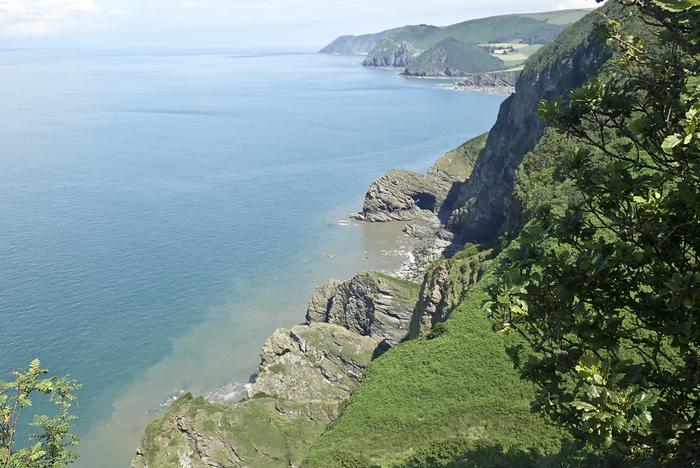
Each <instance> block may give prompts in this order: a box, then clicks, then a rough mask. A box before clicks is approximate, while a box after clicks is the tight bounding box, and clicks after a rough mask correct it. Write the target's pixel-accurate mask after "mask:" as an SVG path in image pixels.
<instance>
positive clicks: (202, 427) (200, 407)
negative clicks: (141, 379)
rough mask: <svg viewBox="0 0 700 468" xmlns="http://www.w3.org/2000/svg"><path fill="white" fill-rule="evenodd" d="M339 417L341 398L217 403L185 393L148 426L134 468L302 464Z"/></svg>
mask: <svg viewBox="0 0 700 468" xmlns="http://www.w3.org/2000/svg"><path fill="white" fill-rule="evenodd" d="M337 417H338V405H337V403H333V402H328V403H300V402H294V401H288V400H282V399H278V398H270V397H266V396H263V395H261V396H260V397H258V398H254V399H250V400H247V401H244V402H242V403H237V404H233V405H232V404H214V403H209V402H207V401H206V400H204V399H203V398H194V397H193V396H192V395H189V394H188V395H185V396H183V397H182V398H180V399H178V400H177V401H176V402H175V403H174V404H173V405H172V406H171V407H170V409H168V412H167V413H166V415H165V417H164V418H163V419H162V420H160V421H156V422H154V423H152V424H150V425H149V426H148V428H146V434H145V436H144V438H143V440H142V443H141V446H140V447H139V449H138V451H137V454H136V457H135V458H134V460H133V462H132V465H131V466H132V468H165V467H184V468H243V467H246V468H268V467H293V466H297V467H298V466H300V465H301V461H302V459H303V457H304V455H305V453H306V452H307V451H308V449H309V447H310V445H311V443H312V442H313V441H315V440H316V439H318V438H319V437H320V436H321V434H322V433H323V432H324V431H325V430H326V428H327V427H328V424H330V423H331V422H332V421H333V420H335V419H336V418H337Z"/></svg>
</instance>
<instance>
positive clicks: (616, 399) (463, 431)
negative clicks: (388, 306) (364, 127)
mask: <svg viewBox="0 0 700 468" xmlns="http://www.w3.org/2000/svg"><path fill="white" fill-rule="evenodd" d="M600 13H602V14H605V15H607V18H604V17H603V16H602V15H601V14H592V15H589V16H587V17H586V18H584V19H583V20H581V21H580V22H579V23H578V24H576V25H575V26H573V27H571V28H568V29H567V31H566V33H564V34H562V35H561V36H559V37H558V38H557V39H556V40H555V41H554V42H553V43H551V44H549V45H547V46H546V47H543V48H542V49H541V50H539V51H538V52H536V53H535V56H534V57H533V58H532V59H531V60H530V61H529V63H528V64H527V66H526V67H525V69H524V71H523V72H522V74H521V75H520V84H519V85H518V92H517V93H516V95H515V96H513V97H511V98H510V99H509V100H508V101H506V103H505V104H504V105H503V107H502V110H501V115H500V116H499V121H498V122H497V124H496V125H495V126H494V128H493V129H492V131H491V133H490V135H489V136H488V137H487V135H482V136H481V137H478V138H477V139H475V140H472V141H470V142H468V143H466V144H465V145H463V146H462V147H460V148H458V149H456V150H454V151H453V152H451V153H449V154H447V155H446V156H445V157H444V158H443V159H441V160H440V161H438V162H437V163H436V168H435V172H437V173H442V174H454V175H455V176H460V177H462V176H464V175H465V174H466V176H467V177H469V180H468V182H467V183H464V184H462V185H463V186H464V187H467V188H466V189H464V190H465V191H464V192H462V193H460V194H459V195H460V196H459V197H457V198H455V200H453V201H454V203H455V206H452V207H449V209H450V210H452V211H451V214H452V215H453V216H454V215H455V213H458V214H460V213H461V212H462V213H466V214H468V215H470V216H468V217H465V218H464V220H466V221H465V222H467V223H468V224H470V225H471V226H472V228H474V227H475V226H476V227H477V228H481V227H484V226H486V227H487V228H489V229H488V230H486V229H480V231H482V232H481V233H480V234H481V235H482V236H483V237H482V239H483V240H484V244H482V245H480V246H476V245H471V244H469V245H467V246H466V247H465V248H464V250H463V251H462V252H459V253H457V254H456V255H454V256H453V257H452V258H449V259H442V260H439V261H438V262H436V263H435V264H434V265H432V266H431V267H430V268H429V269H428V272H427V274H426V278H425V281H424V283H423V285H422V288H421V291H420V300H419V302H418V304H417V305H416V307H415V310H414V312H413V317H412V321H411V338H414V339H412V340H410V341H407V342H404V343H402V344H401V345H398V346H396V347H394V348H392V349H390V350H389V351H387V352H386V353H384V354H382V355H381V357H379V358H378V359H375V360H374V361H372V362H371V364H370V365H369V368H368V370H367V372H366V374H365V376H364V380H363V381H362V383H361V384H360V385H359V386H358V387H356V388H355V390H354V392H353V394H352V396H351V397H350V399H349V400H348V401H347V402H346V403H344V404H342V405H341V407H340V412H341V416H340V417H339V418H338V419H336V418H335V416H336V414H335V413H333V415H332V416H329V417H327V418H325V419H324V418H323V417H322V416H320V415H319V414H318V413H315V412H314V411H317V410H318V407H314V408H308V407H304V406H303V405H302V406H295V407H289V406H285V405H286V404H287V403H285V402H284V400H279V399H272V398H270V397H268V396H266V395H262V396H260V398H255V399H253V400H249V401H247V402H245V403H244V405H252V406H251V407H250V408H249V409H245V410H243V411H250V413H249V416H250V417H252V418H257V419H260V420H262V421H263V422H259V421H257V420H256V421H253V422H252V424H251V426H252V428H251V429H250V430H255V431H258V432H259V434H258V432H255V433H251V432H248V431H249V429H248V428H247V424H243V423H242V422H241V421H240V420H239V421H238V423H237V425H234V424H229V423H228V422H227V421H230V420H233V418H234V417H235V413H234V412H233V410H231V409H230V407H228V406H225V405H222V406H220V405H213V406H212V405H210V404H208V403H205V402H203V401H201V400H192V399H191V398H189V397H188V399H189V401H186V402H185V404H183V406H178V405H176V407H175V408H179V409H177V410H171V411H169V413H168V418H170V419H171V420H170V421H169V422H168V423H167V424H166V423H165V422H161V423H158V424H163V425H158V426H153V427H151V428H149V433H148V434H147V436H146V437H147V440H146V444H147V445H148V451H149V455H148V456H162V455H158V453H159V451H160V453H163V451H164V448H163V447H164V446H167V447H175V448H174V449H172V450H170V448H168V449H165V451H169V452H168V453H169V454H170V455H169V456H173V455H172V454H173V453H175V454H177V445H178V439H177V437H181V436H182V434H183V429H182V421H183V419H182V418H180V419H178V418H177V416H178V415H180V416H181V415H183V414H187V415H188V416H187V417H188V418H190V419H186V420H192V421H194V422H195V425H194V427H196V428H197V431H195V432H196V433H197V434H200V435H201V434H207V437H210V436H212V434H218V435H221V437H223V438H224V439H225V438H228V439H226V440H237V439H236V438H237V437H240V436H241V434H243V437H244V440H246V441H247V440H250V441H253V440H254V442H251V443H250V447H253V448H255V449H260V450H258V451H257V452H256V453H257V455H255V454H250V455H246V457H251V458H250V459H248V458H245V457H243V458H244V462H245V464H247V465H249V466H255V463H257V460H259V459H256V458H255V457H256V456H259V454H260V453H268V449H267V446H266V445H265V444H267V442H261V441H259V439H257V437H263V438H265V440H267V439H269V440H271V441H273V443H275V444H278V445H281V446H283V447H284V449H285V450H286V451H283V452H279V451H277V452H275V451H274V450H277V449H269V453H274V457H275V458H274V463H276V464H278V465H280V466H281V465H283V464H284V465H285V466H286V465H289V464H298V462H299V461H300V460H302V459H303V462H304V465H303V466H306V467H312V468H313V467H323V468H326V467H328V468H333V467H363V468H364V467H375V466H377V467H425V468H428V467H430V468H433V467H455V468H456V467H472V466H474V467H484V466H486V467H489V466H518V467H520V466H523V467H529V466H533V467H534V466H538V467H546V466H552V467H554V466H557V467H559V466H565V467H567V466H568V467H575V466H603V467H612V466H624V465H628V466H659V465H661V466H697V464H698V460H700V357H699V356H700V326H699V325H698V324H699V323H700V320H699V319H700V270H699V267H698V260H699V252H700V244H699V243H698V242H699V239H700V77H698V73H699V72H700V65H699V64H700V29H698V28H697V25H698V24H700V1H699V0H677V1H673V2H671V1H668V0H620V1H614V0H611V1H609V2H608V3H607V4H606V6H605V7H603V8H602V9H601V10H600ZM530 16H531V17H530V18H529V20H533V21H534V20H535V19H536V18H538V17H539V18H540V19H543V20H544V21H548V22H550V23H551V24H555V23H557V22H564V21H565V18H566V16H565V15H564V14H562V16H556V15H550V16H549V17H547V18H544V15H530ZM601 25H602V29H601ZM427 37H428V36H426V37H424V38H423V39H421V40H427ZM430 37H432V35H431V36H430ZM606 37H607V38H608V41H607V44H606V43H603V40H604V39H605V38H606ZM511 39H512V38H511ZM543 98H545V99H547V100H548V101H546V102H545V103H543V104H542V105H541V106H540V112H539V114H538V115H539V117H540V118H538V115H536V109H537V104H538V102H539V101H540V100H541V99H543ZM545 122H548V125H545ZM482 148H483V149H482ZM477 155H478V157H477ZM472 169H474V173H473V174H472ZM463 178H464V177H462V179H463ZM458 185H460V184H458ZM464 187H462V188H464ZM505 199H507V201H505V202H504V201H503V200H505ZM451 202H452V201H451ZM470 210H471V211H470ZM484 220H485V221H484ZM461 221H463V220H462V219H460V222H461ZM479 223H481V224H479ZM455 226H456V227H457V228H460V227H461V226H462V225H453V227H455ZM465 232H467V233H468V231H466V230H465ZM462 234H464V233H462ZM464 238H465V239H467V238H468V236H467V235H464ZM491 249H493V250H491ZM382 279H383V280H386V281H389V278H384V277H382ZM405 286H407V287H408V285H405ZM414 288H415V286H413V289H412V291H413V293H415V289H414ZM496 332H498V333H496ZM349 351H351V350H349ZM365 357H366V358H369V357H368V356H366V355H365ZM258 401H260V403H257V404H256V403H255V402H258ZM188 405H193V406H194V407H195V410H194V413H193V412H192V411H193V410H192V409H191V408H190V407H189V406H188ZM256 405H260V406H259V407H258V406H256ZM266 405H267V406H266ZM295 405H300V404H299V403H295ZM258 410H260V411H258ZM263 410H264V411H263ZM178 411H179V413H178ZM329 411H331V412H332V411H335V410H334V409H332V408H331V409H329ZM270 412H272V416H270ZM212 415H219V416H216V417H214V418H213V419H212ZM278 416H279V418H278ZM173 418H174V419H173ZM285 418H286V419H285ZM299 418H301V419H299ZM309 420H313V421H314V424H313V425H311V424H310V422H309ZM331 420H333V421H334V422H333V423H331V425H330V427H329V428H328V430H327V431H325V433H324V429H323V428H324V427H325V424H327V422H329V421H331ZM178 424H179V425H180V426H179V427H180V428H179V429H177V430H175V429H174V428H175V427H177V426H178ZM258 424H266V426H264V427H262V426H258ZM243 426H245V427H243ZM187 427H189V426H187ZM222 427H224V428H230V431H228V429H227V431H228V432H227V431H222V430H221V429H220V428H222ZM217 431H218V432H217ZM270 431H272V432H270ZM185 432H186V431H185ZM164 433H165V434H171V435H169V436H167V437H166V438H165V439H163V434H164ZM300 434H301V435H303V436H304V441H305V443H304V444H301V443H300V441H299V439H298V436H299V435H300ZM218 435H217V437H218ZM246 437H247V439H245V438H246ZM288 438H291V440H288ZM222 440H223V439H222ZM207 441H208V442H211V439H208V440H207ZM210 445H211V444H210ZM244 446H245V445H244ZM309 446H310V447H309ZM276 447H277V445H276ZM290 447H291V448H290ZM153 454H155V455H153ZM153 460H169V459H166V458H159V459H153ZM250 460H254V462H252V463H251V462H250ZM270 460H271V459H267V460H266V461H268V462H269V461H270ZM171 461H172V462H173V463H174V462H175V460H171ZM163 463H165V462H163ZM166 466H168V465H166ZM202 466H203V465H202Z"/></svg>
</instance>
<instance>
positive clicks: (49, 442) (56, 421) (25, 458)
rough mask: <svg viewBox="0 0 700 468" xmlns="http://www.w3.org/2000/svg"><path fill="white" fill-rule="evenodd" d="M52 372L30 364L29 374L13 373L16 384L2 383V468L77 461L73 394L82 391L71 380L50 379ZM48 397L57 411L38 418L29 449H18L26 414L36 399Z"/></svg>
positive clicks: (32, 467) (0, 385)
mask: <svg viewBox="0 0 700 468" xmlns="http://www.w3.org/2000/svg"><path fill="white" fill-rule="evenodd" d="M47 374H48V371H47V370H46V369H43V368H42V367H41V363H40V362H39V360H34V361H32V362H31V363H30V365H29V368H28V369H27V370H23V369H20V370H16V371H14V372H12V376H13V377H14V380H13V381H9V382H5V381H0V467H2V468H41V467H47V468H48V467H51V468H54V467H55V468H58V467H63V466H67V465H68V464H69V463H71V462H73V461H74V460H76V459H77V458H78V457H77V454H76V453H75V452H73V451H72V450H71V447H74V446H76V445H77V444H78V439H77V437H76V436H75V435H73V434H72V433H71V428H70V425H71V422H73V421H74V420H75V419H76V417H75V416H73V415H72V414H71V413H70V410H71V408H72V407H73V405H74V404H75V396H74V395H73V392H74V391H75V390H77V389H78V388H79V386H78V385H77V384H76V382H75V381H73V380H71V379H70V378H68V377H61V378H58V377H46V375H47ZM37 394H38V395H44V396H46V397H48V399H49V401H50V402H51V403H53V404H54V405H55V406H56V408H57V413H56V414H55V415H53V416H47V415H34V417H33V423H32V425H33V426H34V427H35V429H36V431H37V432H36V433H35V434H34V435H33V436H32V437H31V441H30V443H29V445H28V446H27V447H22V448H20V447H18V441H17V440H16V434H17V428H18V425H19V424H20V423H21V421H22V416H23V413H26V411H28V408H30V407H31V406H32V401H33V399H34V395H37Z"/></svg>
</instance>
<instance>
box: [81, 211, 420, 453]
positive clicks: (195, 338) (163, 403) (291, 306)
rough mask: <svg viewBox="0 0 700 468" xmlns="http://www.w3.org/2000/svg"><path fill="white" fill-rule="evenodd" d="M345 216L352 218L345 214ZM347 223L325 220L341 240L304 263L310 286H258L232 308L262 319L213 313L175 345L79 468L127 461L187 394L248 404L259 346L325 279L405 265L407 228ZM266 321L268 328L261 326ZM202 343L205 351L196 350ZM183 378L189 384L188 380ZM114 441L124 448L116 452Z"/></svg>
mask: <svg viewBox="0 0 700 468" xmlns="http://www.w3.org/2000/svg"><path fill="white" fill-rule="evenodd" d="M344 212H345V213H348V212H350V210H348V209H347V208H346V211H344ZM347 220H349V218H347V217H345V216H341V215H339V214H329V215H328V223H333V224H334V225H335V227H334V228H333V232H335V233H336V235H337V237H338V238H337V239H329V240H328V241H327V242H326V243H325V244H324V245H322V246H318V247H317V248H316V249H314V250H313V251H314V252H315V253H314V254H313V255H312V257H313V258H309V259H307V260H306V264H307V268H308V269H309V272H312V274H311V276H312V277H313V278H315V279H308V280H301V279H300V280H297V282H296V283H297V284H296V285H289V283H288V282H289V280H288V279H284V277H282V275H280V277H275V278H270V279H269V281H270V282H269V283H268V284H267V285H260V286H259V288H260V290H259V291H258V294H257V295H256V296H255V297H253V298H252V299H249V300H247V301H246V302H245V303H244V304H236V305H235V307H236V308H240V309H245V310H250V312H249V313H247V314H245V315H246V316H257V317H260V319H258V320H255V321H253V322H250V321H247V322H241V321H239V320H237V318H236V317H233V316H230V314H229V312H228V311H229V308H230V307H232V306H228V305H223V306H221V307H217V309H216V310H212V311H211V313H210V317H209V318H208V319H207V320H205V322H204V323H202V324H201V325H199V326H198V327H196V328H195V329H194V330H192V331H190V332H189V333H188V334H187V335H186V336H185V337H182V338H179V339H178V340H177V341H176V342H175V343H174V348H175V350H174V352H173V353H172V354H171V355H169V356H167V357H166V358H165V359H164V360H163V361H162V362H160V363H158V364H157V365H155V366H153V367H151V368H149V369H147V370H146V371H145V372H144V373H143V375H141V376H139V377H138V378H137V379H136V380H135V381H134V382H133V383H132V384H130V385H129V387H128V388H127V389H126V390H125V391H123V392H121V394H120V396H119V397H118V398H117V400H116V401H115V402H114V403H113V405H112V411H111V416H110V418H109V420H108V421H104V422H103V423H101V424H99V425H98V426H97V427H95V428H93V431H92V434H91V437H90V439H88V440H86V441H85V445H84V446H83V448H82V450H81V460H80V463H79V465H78V466H86V467H91V466H112V465H105V464H104V463H105V462H104V460H105V459H113V460H120V459H121V460H124V459H131V458H132V457H133V454H134V448H135V447H136V446H137V445H138V443H139V439H140V438H141V436H142V430H143V429H142V428H141V427H146V425H147V424H148V423H150V422H152V421H153V420H154V419H159V418H162V417H163V415H164V414H165V413H166V411H167V410H168V408H170V407H171V406H172V404H173V403H175V402H177V401H178V399H180V398H182V397H183V396H184V395H186V394H187V393H193V394H194V395H196V396H202V397H204V398H206V399H207V400H208V401H211V402H215V403H225V404H232V403H235V402H236V401H239V400H241V399H243V398H245V397H246V396H247V388H248V386H249V385H250V382H251V378H252V377H253V376H254V375H255V374H257V366H258V364H259V362H260V348H261V345H262V344H263V343H264V341H265V340H266V339H267V338H268V337H269V336H270V335H271V334H272V333H273V332H274V330H276V329H278V328H280V327H291V326H294V325H296V324H299V323H302V322H303V320H304V313H305V311H306V306H307V304H308V301H309V299H310V297H311V296H312V293H313V291H314V289H315V288H316V287H317V286H318V285H319V284H321V283H322V282H323V281H325V280H326V279H327V278H328V277H329V276H330V277H337V278H340V279H349V278H351V277H352V276H353V275H355V274H356V273H357V272H359V271H369V270H372V271H383V272H386V273H388V274H393V273H395V272H397V271H399V270H400V269H401V268H402V266H403V265H404V264H406V263H408V262H409V260H410V255H411V253H410V252H412V251H413V248H414V246H415V243H416V240H415V239H413V238H411V237H410V236H408V235H407V234H405V233H404V227H405V226H406V224H407V223H405V222H393V223H382V224H375V223H360V222H357V221H351V222H346V221H347ZM348 234H350V235H352V236H353V237H357V238H358V241H357V242H356V243H355V247H353V248H348V246H347V245H344V244H343V242H344V240H345V239H346V238H347V235H348ZM344 248H345V250H344ZM280 284H287V286H285V287H284V289H283V291H284V293H285V296H286V299H282V298H281V297H280V294H279V292H277V290H278V288H279V287H280V286H279V285H280ZM273 291H274V292H273ZM232 300H233V299H232ZM262 309H265V310H276V311H277V312H276V314H275V315H273V316H268V314H257V313H256V312H255V311H258V310H262ZM263 317H265V320H261V319H262V318H263ZM242 328H246V329H247V331H246V333H247V336H246V337H245V340H244V341H241V338H240V337H234V338H235V339H234V342H231V341H232V340H231V330H238V329H242ZM201 343H207V346H205V347H201V346H200V344H201ZM204 360H206V361H209V362H219V363H220V366H209V367H211V368H210V369H201V368H198V367H193V366H196V365H197V364H196V363H197V362H200V361H204ZM216 367H219V370H217V369H216ZM224 369H227V370H224ZM183 376H187V377H186V378H185V380H183ZM216 381H218V383H214V384H213V385H207V384H206V382H212V383H213V382H216ZM187 382H189V383H187ZM164 386H165V388H169V390H168V391H167V394H164V393H163V388H164ZM158 395H160V396H158ZM115 438H117V439H120V440H122V441H123V442H122V443H119V444H114V443H113V441H114V439H115ZM122 450H123V451H122ZM105 457H106V458H105ZM114 466H115V467H116V466H117V465H114Z"/></svg>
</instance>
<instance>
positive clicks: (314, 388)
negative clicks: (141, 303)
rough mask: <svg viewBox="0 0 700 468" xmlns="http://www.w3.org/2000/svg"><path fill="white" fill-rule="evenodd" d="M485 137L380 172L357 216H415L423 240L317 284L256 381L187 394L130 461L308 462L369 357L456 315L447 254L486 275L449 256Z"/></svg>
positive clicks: (274, 341)
mask: <svg viewBox="0 0 700 468" xmlns="http://www.w3.org/2000/svg"><path fill="white" fill-rule="evenodd" d="M486 137H487V136H486V135H482V136H480V137H477V138H475V139H473V140H470V141H469V142H467V143H465V144H464V145H462V146H460V147H459V148H456V149H455V150H453V151H450V152H449V153H447V154H446V155H445V156H444V157H442V158H441V159H439V160H438V161H437V162H436V164H435V166H434V167H433V168H431V169H430V171H428V173H427V174H418V173H415V172H410V171H404V170H393V171H390V172H389V173H387V174H386V175H384V176H383V177H381V178H379V179H378V180H377V181H375V182H374V183H373V184H372V185H371V186H370V188H369V190H368V192H367V194H366V197H365V201H364V204H363V207H362V211H360V212H359V213H356V214H355V215H353V218H354V219H356V220H360V221H361V222H395V221H403V222H407V224H406V226H405V227H404V230H403V232H404V234H405V235H407V236H410V237H411V239H412V242H411V244H412V245H414V247H413V249H412V251H411V252H410V253H409V254H408V260H407V261H406V262H405V263H404V264H403V265H402V266H401V268H400V269H399V271H397V272H395V273H394V274H392V275H389V274H384V273H379V272H362V273H359V274H357V275H355V276H354V277H352V278H351V279H349V280H347V281H339V280H335V279H329V280H328V281H326V282H325V283H323V284H322V285H320V286H319V287H318V288H317V289H316V291H315V292H314V294H313V295H312V297H311V298H310V300H309V303H308V307H307V310H306V320H305V322H304V323H303V324H301V325H296V326H294V327H291V328H289V329H286V328H281V329H278V330H276V331H275V332H274V333H273V334H272V335H271V336H270V337H269V338H268V339H267V340H266V341H265V343H264V344H263V346H262V349H261V352H260V365H259V367H258V370H257V372H256V374H255V375H254V376H253V378H252V379H251V382H250V383H248V384H247V385H245V386H241V385H230V386H226V387H223V388H221V389H218V390H217V391H215V392H212V393H211V394H210V395H209V396H208V397H207V398H197V397H193V396H192V395H190V394H186V395H183V396H181V397H180V398H178V399H177V401H175V402H174V404H173V405H172V406H171V407H170V408H169V409H168V411H167V412H166V414H165V416H164V417H163V418H162V419H161V420H159V421H155V422H153V423H152V424H150V425H149V426H148V428H147V429H146V433H145V435H144V437H143V440H142V442H141V445H140V447H139V449H138V451H137V453H136V457H135V458H134V460H133V463H132V467H133V468H155V467H159V466H183V467H192V468H195V467H197V468H198V467H222V468H223V467H237V466H240V467H243V466H246V467H257V466H260V467H269V466H300V464H301V461H302V458H303V456H304V454H305V453H306V451H307V450H308V449H309V447H310V445H311V444H312V443H313V442H314V441H315V440H316V439H317V438H318V437H320V435H321V434H322V433H323V432H324V431H325V430H326V429H327V427H328V425H329V424H331V423H332V422H333V421H334V420H335V419H336V418H337V417H338V416H339V414H340V411H341V410H340V408H341V407H340V405H341V404H342V403H343V402H344V401H345V400H346V399H347V398H348V397H349V396H350V394H351V393H352V391H353V389H354V388H355V387H356V386H357V385H358V384H359V383H360V382H361V381H362V378H363V375H364V373H365V370H366V369H367V367H368V366H369V365H370V363H371V362H372V360H374V359H376V358H377V357H378V356H380V355H381V354H383V353H384V352H386V351H387V350H389V349H390V348H392V347H394V346H396V345H398V344H400V343H401V342H403V341H405V340H407V339H410V338H415V337H417V336H421V335H423V334H425V333H427V332H428V331H429V330H430V329H431V328H432V326H433V325H434V323H437V321H440V320H444V319H446V318H447V316H448V315H449V311H450V304H452V303H456V298H457V296H458V295H459V293H460V291H461V290H457V289H456V287H457V286H455V284H453V283H455V280H454V279H452V276H451V273H450V271H451V267H450V266H449V265H451V264H446V263H444V262H458V263H457V265H458V268H457V267H455V268H456V270H458V271H459V272H465V271H468V272H472V273H473V275H474V276H475V277H476V276H477V275H478V271H479V267H478V259H477V260H474V259H473V258H471V257H469V258H468V259H464V258H462V257H460V255H456V256H455V260H444V261H443V260H441V259H442V258H443V257H444V256H445V255H446V254H451V253H454V252H455V251H458V250H460V248H461V247H460V246H456V245H455V244H454V239H453V236H452V234H451V233H450V232H449V231H447V230H446V229H444V227H443V226H444V219H445V218H444V214H443V213H442V212H441V211H442V207H443V206H444V205H445V203H446V202H447V201H448V200H449V199H450V197H452V196H454V194H455V193H457V192H458V191H459V190H460V188H461V185H462V184H463V183H464V181H465V180H466V179H468V178H469V175H470V174H471V171H472V168H473V166H474V161H475V160H476V157H477V155H478V153H479V152H480V151H481V149H482V148H483V147H484V145H485V143H486ZM465 262H466V263H465ZM460 274H461V273H460ZM470 274H471V273H470ZM424 279H425V281H424ZM421 283H422V284H421ZM456 283H459V284H465V282H464V281H462V280H460V281H457V282H456ZM466 284H467V285H468V284H469V282H468V281H467V283H466ZM460 287H461V286H460ZM231 399H233V402H231Z"/></svg>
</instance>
